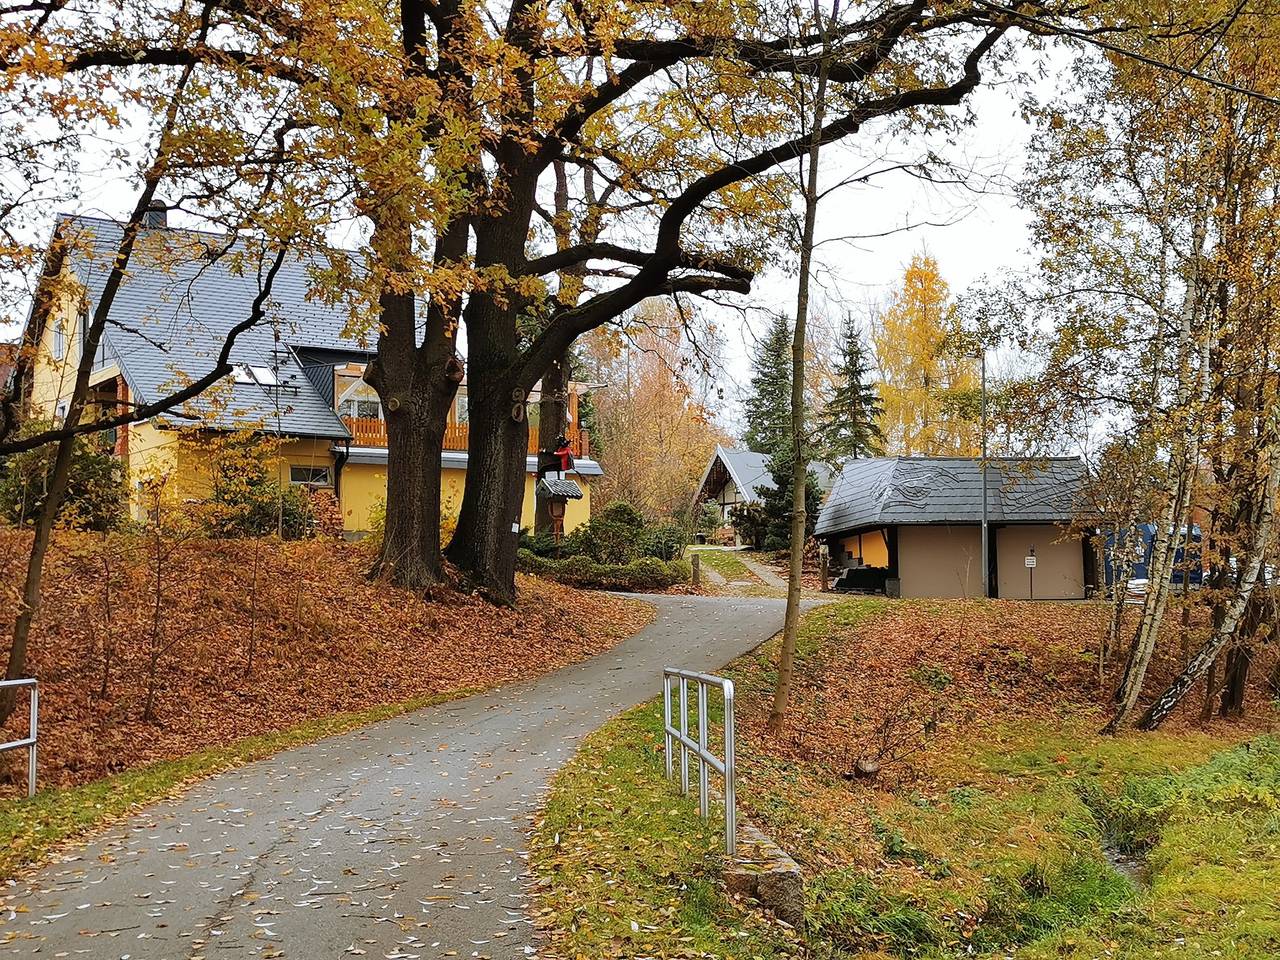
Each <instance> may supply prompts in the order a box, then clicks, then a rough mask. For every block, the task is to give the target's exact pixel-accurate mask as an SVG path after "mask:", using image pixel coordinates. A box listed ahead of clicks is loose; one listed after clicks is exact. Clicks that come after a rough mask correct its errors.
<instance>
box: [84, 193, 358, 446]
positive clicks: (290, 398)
mask: <svg viewBox="0 0 1280 960" xmlns="http://www.w3.org/2000/svg"><path fill="white" fill-rule="evenodd" d="M59 229H63V230H65V231H68V232H69V234H70V235H72V236H74V237H76V238H77V241H76V243H75V244H74V245H73V248H72V251H71V253H70V256H69V260H70V266H71V269H72V270H73V271H74V272H75V274H76V276H77V277H78V278H79V279H80V281H81V282H82V283H84V284H85V286H86V287H87V288H88V298H89V309H90V311H92V310H93V309H94V308H95V307H96V304H97V301H98V298H99V297H100V296H101V294H102V288H103V285H104V284H105V282H106V278H107V274H108V272H109V271H110V268H111V258H112V257H113V256H114V254H115V251H116V249H117V246H118V244H119V241H120V234H121V229H120V226H119V225H118V224H116V223H115V222H114V221H112V220H105V219H100V218H96V217H71V216H63V217H61V218H60V220H59ZM223 242H225V238H223V237H220V236H219V235H217V234H211V233H203V232H199V231H193V230H182V229H176V228H172V227H170V228H165V229H155V230H144V231H142V233H141V234H140V235H139V239H138V243H137V245H136V246H135V249H134V254H133V257H132V259H131V261H130V265H129V272H128V276H127V277H126V279H125V280H124V282H123V283H122V284H121V286H120V289H119V291H118V292H117V294H116V298H115V301H114V303H113V304H112V308H111V315H110V320H111V323H109V324H108V326H107V329H106V331H105V341H106V343H105V346H104V347H103V350H104V357H105V359H106V360H107V361H108V362H113V361H114V362H116V363H118V364H119V366H120V370H121V373H122V374H123V375H124V378H125V381H126V382H127V383H128V384H129V390H130V392H131V394H132V399H133V400H134V401H135V402H147V401H152V400H156V399H158V398H160V397H162V396H164V395H165V394H166V393H169V392H171V391H172V389H174V387H175V386H177V385H180V382H181V381H183V380H185V379H195V378H197V377H200V376H201V375H203V374H205V373H207V372H208V371H209V370H210V369H212V367H213V365H214V360H215V359H216V357H217V354H218V351H219V350H220V349H221V347H222V343H223V340H224V339H225V337H226V334H227V333H228V331H229V330H230V329H231V327H233V326H234V325H235V324H237V323H239V322H240V321H242V320H244V319H245V318H246V317H247V316H248V315H249V311H250V310H251V308H252V304H253V300H254V298H255V297H256V296H257V295H258V292H259V283H258V276H257V268H256V263H255V258H253V257H252V256H249V254H250V251H249V249H248V248H247V247H246V246H245V245H244V244H237V245H236V247H235V248H234V250H233V255H232V256H230V257H222V258H220V259H213V260H211V259H210V258H209V257H208V256H207V255H205V254H204V251H206V250H208V249H210V247H211V246H213V245H217V244H220V243H223ZM335 253H336V254H337V255H345V254H343V253H342V252H341V251H335ZM235 254H239V255H240V258H241V259H243V260H244V261H245V263H244V268H243V271H239V270H237V266H236V263H235V261H236V259H237V257H236V256H235ZM316 265H317V262H316V261H313V260H308V259H306V258H305V257H290V258H289V259H288V260H287V261H286V262H285V263H284V265H283V266H282V267H281V270H280V272H279V273H278V274H277V276H276V280H275V282H274V284H273V287H272V295H271V300H270V301H269V303H268V306H267V311H266V316H265V318H264V321H263V322H262V323H261V324H259V325H257V326H256V327H253V328H251V329H250V330H248V331H246V332H245V333H242V334H241V335H240V336H239V338H238V339H237V341H236V344H235V346H234V347H233V349H232V351H231V360H232V362H233V363H244V364H250V365H253V366H264V367H269V368H272V367H278V368H279V372H278V378H279V381H280V387H274V388H273V387H264V386H261V385H259V384H257V383H237V384H234V385H231V386H229V387H228V388H227V389H229V390H230V391H231V399H230V403H229V404H228V405H227V408H226V410H225V411H224V412H223V413H221V414H218V415H213V414H211V413H210V411H209V407H208V403H207V400H198V401H196V402H195V403H193V405H192V406H193V408H194V412H196V413H199V414H202V415H205V416H207V418H208V419H209V420H210V421H212V423H213V425H215V426H222V427H232V426H237V425H246V424H249V425H256V424H262V425H263V426H264V427H266V428H267V429H271V430H277V429H278V431H279V432H281V433H284V434H288V435H292V436H315V437H323V438H337V439H344V438H347V437H349V436H350V434H349V433H348V432H347V429H346V427H345V426H344V425H343V423H342V421H341V420H340V419H339V418H338V416H337V414H336V413H335V412H334V410H333V409H332V407H331V406H330V405H329V404H328V403H327V402H325V399H324V398H323V397H321V396H320V395H319V393H318V392H317V391H316V389H315V387H314V386H313V385H312V384H311V382H310V381H309V380H308V379H307V377H306V376H305V375H304V374H303V371H302V368H301V366H300V365H299V363H298V360H297V357H296V356H295V355H294V352H293V349H292V348H293V347H303V346H325V347H329V348H334V349H339V350H343V349H349V350H351V351H353V352H360V353H363V352H366V351H368V350H369V349H370V345H369V344H367V343H362V342H361V341H360V340H358V339H357V338H355V337H352V336H348V335H344V328H345V327H346V326H347V322H348V320H349V313H348V310H347V309H346V308H345V307H344V306H340V305H338V306H335V305H330V304H325V303H320V302H317V301H313V300H309V299H308V298H307V294H308V290H309V289H310V288H311V287H312V282H311V276H310V271H311V270H312V269H313V267H314V266H316ZM277 331H278V333H279V336H280V341H279V342H278V343H277V341H276V332H277ZM277 424H278V426H277Z"/></svg>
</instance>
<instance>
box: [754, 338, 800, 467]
mask: <svg viewBox="0 0 1280 960" xmlns="http://www.w3.org/2000/svg"><path fill="white" fill-rule="evenodd" d="M745 406H746V421H747V429H746V431H745V432H744V433H743V435H742V440H743V442H744V443H745V444H746V445H747V446H748V447H750V448H751V449H752V450H755V451H756V452H757V453H764V454H767V455H768V456H770V457H773V458H777V457H779V456H785V455H786V453H787V451H788V450H789V448H790V445H791V324H790V322H789V321H788V320H787V318H786V317H784V316H781V315H779V316H777V317H775V318H774V320H773V325H772V326H771V327H770V328H769V333H768V335H767V336H766V337H765V338H764V339H763V340H762V341H760V343H759V345H758V346H757V348H756V352H755V355H754V356H753V357H752V358H751V393H750V395H749V396H748V397H747V400H746V404H745Z"/></svg>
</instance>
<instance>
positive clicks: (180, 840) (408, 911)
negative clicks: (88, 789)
mask: <svg viewBox="0 0 1280 960" xmlns="http://www.w3.org/2000/svg"><path fill="white" fill-rule="evenodd" d="M646 599H647V600H649V601H650V602H652V603H654V604H655V605H656V606H657V608H658V614H657V617H656V619H655V621H654V623H653V624H651V625H650V626H649V627H647V628H645V629H644V630H643V631H641V632H640V633H638V634H636V636H634V637H632V638H631V639H629V640H627V641H624V642H623V643H622V644H620V645H619V646H617V647H616V648H614V650H612V651H610V652H608V653H605V654H601V655H600V656H597V657H594V658H593V659H591V660H588V661H586V662H585V663H581V664H577V665H575V666H571V667H566V668H564V669H562V670H559V671H556V672H555V673H551V674H547V675H545V676H543V677H540V678H538V679H536V680H532V681H528V682H525V683H520V684H515V685H511V686H507V687H504V688H502V689H500V690H495V691H492V692H490V693H488V694H482V695H479V696H475V697H470V698H468V699H465V700H459V701H455V702H453V703H450V704H444V705H441V706H437V707H430V708H427V709H425V710H421V711H417V712H415V713H412V714H406V715H405V716H402V717H399V718H396V719H393V720H387V721H384V722H381V723H378V724H375V725H373V726H369V727H365V728H363V729H361V730H358V731H354V732H351V733H348V734H343V735H341V736H337V737H332V738H330V739H327V740H323V741H321V742H319V743H315V744H311V745H309V746H305V747H300V748H298V749H295V750H290V751H287V752H285V753H281V754H279V755H277V756H275V757H273V758H271V759H268V760H263V761H259V762H257V763H252V764H249V765H248V766H245V767H241V768H239V769H236V770H233V771H229V772H227V773H224V774H221V775H219V776H216V777H213V778H211V779H209V780H207V781H204V782H203V783H201V784H199V785H197V786H196V787H194V788H193V789H192V790H191V791H190V792H189V793H188V794H186V796H184V797H183V798H181V799H179V800H175V801H172V802H167V803H162V804H158V805H156V806H153V807H150V808H148V809H147V810H145V811H144V812H142V813H141V814H139V815H137V816H135V817H133V818H132V819H130V820H128V821H126V822H124V823H122V824H120V825H118V826H117V827H115V828H113V829H111V830H109V831H108V832H106V833H105V834H103V835H102V836H100V837H98V838H97V839H95V840H93V841H92V842H90V843H89V844H88V845H87V846H86V847H84V848H81V849H78V850H74V851H71V852H69V853H67V854H66V855H64V856H63V857H62V858H61V859H59V860H58V861H57V862H55V863H54V864H52V865H49V866H47V867H45V868H43V869H42V870H40V871H39V872H38V873H37V874H36V875H35V876H33V877H32V878H30V879H29V880H27V881H25V882H24V883H23V884H21V885H19V886H18V887H17V888H9V889H8V890H6V891H4V894H5V899H6V901H7V904H8V907H9V909H6V910H5V911H4V914H3V916H0V958H3V957H9V956H21V957H28V956H40V957H89V958H93V960H115V958H131V960H159V958H175V960H199V958H206V960H214V958H220V957H225V958H236V960H239V958H256V957H263V958H273V957H279V958H293V960H343V958H346V957H358V956H367V957H369V958H371V960H375V958H376V960H382V958H389V960H413V958H422V960H426V958H436V957H460V958H493V960H499V958H504V960H505V958H512V957H521V958H524V957H529V956H533V955H535V953H536V950H535V947H534V945H533V943H534V941H533V929H532V925H531V923H530V921H529V919H528V917H527V915H526V912H525V911H526V903H527V896H526V891H525V880H526V877H525V864H524V860H523V859H522V855H521V851H522V850H523V849H524V845H525V839H526V833H527V830H528V826H529V821H530V817H531V815H532V814H533V813H534V812H535V811H536V809H537V806H538V803H539V801H540V798H541V796H542V795H543V793H544V791H545V788H546V786H547V783H548V781H549V779H550V777H551V775H552V774H553V773H554V772H555V770H556V769H557V768H559V767H560V766H561V764H563V763H564V762H565V761H566V760H567V759H568V758H569V757H570V756H571V755H572V754H573V752H574V750H575V749H576V748H577V745H578V741H579V739H580V738H581V737H582V735H583V734H585V733H588V732H590V731H591V730H593V729H595V728H596V727H597V726H599V725H600V724H601V723H602V722H603V721H604V720H606V719H607V718H608V717H610V716H611V715H613V714H615V713H617V712H618V711H620V710H622V709H624V708H626V707H630V706H633V705H635V704H636V703H639V702H640V701H642V700H644V699H647V698H648V697H650V696H653V695H655V694H657V693H659V692H660V690H661V680H660V670H661V668H662V666H663V665H664V664H675V665H679V666H684V667H692V668H696V669H703V670H709V669H715V668H718V667H720V666H722V665H723V664H725V663H726V662H728V661H729V660H731V659H733V658H734V657H736V656H738V655H740V654H742V653H745V652H746V651H748V650H750V649H751V648H753V647H755V646H756V645H757V644H759V643H760V642H761V641H763V640H765V639H767V638H768V637H769V636H771V635H772V634H774V633H776V632H777V631H778V630H779V629H780V628H781V626H782V616H783V604H782V603H781V602H779V601H776V600H768V599H743V598H736V597H677V596H670V597H666V596H663V597H648V598H646Z"/></svg>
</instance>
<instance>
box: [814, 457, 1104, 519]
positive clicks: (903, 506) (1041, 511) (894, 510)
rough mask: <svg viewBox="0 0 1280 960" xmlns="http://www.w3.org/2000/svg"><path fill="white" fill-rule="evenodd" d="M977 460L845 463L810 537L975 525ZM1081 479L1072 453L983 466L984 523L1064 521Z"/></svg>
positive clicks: (1081, 467) (891, 459) (900, 459)
mask: <svg viewBox="0 0 1280 960" xmlns="http://www.w3.org/2000/svg"><path fill="white" fill-rule="evenodd" d="M981 464H982V461H981V460H979V459H977V458H965V457H878V458H871V459H864V460H850V461H849V462H848V463H847V464H845V466H844V469H843V470H842V471H841V472H840V476H839V478H838V479H837V480H836V483H835V486H834V487H833V488H832V490H831V495H830V496H829V497H827V502H826V504H825V505H824V506H823V508H822V513H821V514H819V516H818V524H817V528H816V531H815V532H817V533H818V534H832V533H843V532H845V531H850V530H858V529H862V528H866V527H878V526H892V525H899V524H928V523H938V524H941V523H981V522H982V466H981ZM1083 481H1084V464H1083V462H1082V461H1081V460H1080V459H1079V458H1076V457H1069V458H1053V459H1044V460H1021V459H1018V460H1013V459H994V460H990V461H988V464H987V501H988V502H987V517H988V521H989V522H991V523H1065V522H1068V521H1070V520H1071V518H1072V516H1073V515H1074V513H1075V505H1076V500H1077V498H1078V496H1079V493H1080V488H1081V485H1082V483H1083Z"/></svg>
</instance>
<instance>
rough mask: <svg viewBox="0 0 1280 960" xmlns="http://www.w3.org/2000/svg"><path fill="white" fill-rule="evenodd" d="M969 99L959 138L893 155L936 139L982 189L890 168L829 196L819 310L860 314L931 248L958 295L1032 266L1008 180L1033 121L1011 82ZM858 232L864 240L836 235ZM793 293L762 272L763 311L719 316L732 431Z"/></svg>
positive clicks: (844, 164)
mask: <svg viewBox="0 0 1280 960" xmlns="http://www.w3.org/2000/svg"><path fill="white" fill-rule="evenodd" d="M971 106H972V108H973V110H974V114H975V116H976V121H975V123H974V124H973V125H972V126H971V127H967V128H965V129H964V130H963V131H962V134H961V136H960V137H959V138H958V139H957V142H956V143H955V144H953V145H945V146H944V145H939V144H930V143H927V142H924V141H922V140H920V139H918V138H916V139H912V140H909V141H903V142H899V143H895V144H892V145H891V147H890V149H891V150H892V152H893V155H894V156H895V157H897V158H905V157H908V156H915V155H919V154H920V153H921V152H922V149H923V148H926V147H929V146H935V147H936V148H937V149H938V151H939V152H941V153H943V154H944V155H945V156H946V158H947V159H948V160H950V161H952V162H953V163H963V164H964V165H966V166H967V167H969V168H970V169H972V170H973V171H974V175H973V177H972V182H973V184H974V185H975V186H977V185H980V186H981V187H982V190H981V191H980V192H979V191H975V190H972V189H964V188H960V187H956V186H951V185H935V184H929V183H926V182H923V181H921V180H920V179H918V178H915V177H912V176H909V175H906V174H894V175H889V176H886V177H884V178H883V179H879V180H873V181H872V182H871V183H869V184H867V185H861V184H858V185H853V186H846V187H842V188H840V189H839V190H837V191H834V192H832V193H831V194H830V195H829V196H828V198H827V199H826V200H824V202H823V204H822V205H821V206H820V208H819V214H818V231H817V233H818V238H819V242H820V244H821V246H820V248H819V253H818V256H819V260H820V263H819V268H818V270H817V273H816V275H815V286H816V289H817V291H818V295H819V296H821V297H822V298H823V299H824V300H825V303H819V304H818V305H817V306H816V308H815V309H816V310H818V311H822V310H823V309H825V310H826V311H828V312H830V313H832V314H835V315H843V312H844V310H845V308H846V307H848V308H851V309H853V311H854V313H855V315H856V316H862V315H863V313H864V312H865V309H866V304H868V302H872V301H874V302H879V301H882V300H883V299H884V298H886V297H887V296H888V295H890V294H891V293H892V292H893V291H894V290H895V289H897V288H898V286H899V285H900V283H901V279H902V273H903V270H904V269H905V267H906V266H907V264H908V263H909V262H910V260H911V258H912V256H913V255H914V254H916V253H918V252H920V251H921V250H925V249H927V251H928V252H929V253H930V254H931V255H933V257H935V258H936V259H937V261H938V266H939V268H940V270H941V272H942V275H943V277H944V279H945V280H946V281H947V283H948V284H949V285H950V287H951V292H952V295H953V296H957V295H960V294H962V293H963V292H964V291H965V290H966V289H968V288H970V287H971V286H972V285H974V284H977V283H980V282H981V281H982V278H983V277H984V276H992V277H998V276H1000V275H1001V274H1004V273H1007V272H1008V271H1009V270H1017V269H1022V268H1025V267H1027V266H1029V265H1030V263H1031V259H1032V258H1031V256H1030V249H1029V246H1030V239H1029V234H1028V217H1027V215H1026V214H1025V212H1024V211H1022V210H1021V209H1019V208H1018V206H1017V204H1016V203H1015V202H1014V200H1013V198H1012V196H1011V195H1010V189H1009V186H1010V181H1011V180H1012V179H1013V178H1016V177H1018V176H1020V175H1021V174H1022V172H1023V169H1024V167H1025V163H1026V148H1027V144H1028V141H1029V138H1030V135H1031V132H1032V130H1031V127H1030V126H1029V125H1028V124H1027V123H1026V121H1025V120H1024V119H1023V118H1022V116H1021V114H1020V111H1019V108H1018V101H1017V97H1016V92H1015V91H1014V90H1013V89H1011V88H1007V87H997V88H980V89H979V90H978V91H977V92H976V93H975V94H974V96H973V97H972V99H971ZM864 163H865V160H864V158H863V156H862V154H861V152H855V151H854V150H851V149H848V148H840V149H835V150H831V151H830V152H829V154H828V155H826V157H825V159H824V161H823V167H824V169H825V175H824V179H825V180H827V181H828V182H831V181H833V180H835V179H838V178H842V177H845V176H847V175H848V174H847V171H849V170H852V169H860V168H861V167H862V165H863V164H864ZM905 228H909V229H905ZM854 234H856V235H861V236H864V237H866V238H867V239H863V240H857V241H847V242H842V241H841V240H840V239H839V238H842V237H847V236H850V235H854ZM795 296H796V276H795V275H794V273H787V272H784V271H782V270H774V271H770V272H767V273H766V274H765V275H763V276H761V277H760V278H758V280H757V283H756V292H755V293H754V294H753V296H752V298H751V299H752V301H753V302H754V303H756V304H758V305H759V306H760V307H761V308H762V310H761V313H760V315H758V316H755V317H749V318H748V320H747V321H746V322H745V323H744V322H742V321H741V320H740V319H739V318H738V317H737V315H736V314H730V313H728V312H726V311H720V312H719V313H718V315H719V316H720V317H722V318H723V320H722V329H723V330H724V333H725V358H724V365H725V368H726V369H725V370H724V373H723V376H722V381H723V385H724V387H725V405H724V408H723V409H722V410H721V411H720V413H721V417H722V419H723V420H724V421H725V423H726V425H727V426H729V427H730V428H731V429H736V427H737V426H738V422H739V417H740V399H741V395H742V392H743V386H744V385H745V384H746V383H747V381H748V378H749V374H750V366H749V356H750V351H751V350H752V349H753V346H754V341H755V338H756V337H758V336H760V335H761V334H762V332H763V330H764V324H765V322H766V321H765V317H764V310H775V311H781V312H783V313H786V314H788V315H792V316H793V315H794V312H795Z"/></svg>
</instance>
